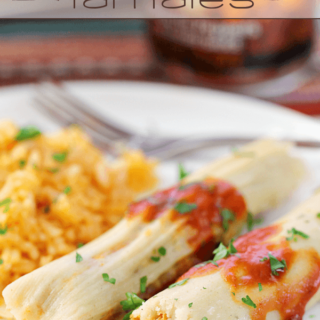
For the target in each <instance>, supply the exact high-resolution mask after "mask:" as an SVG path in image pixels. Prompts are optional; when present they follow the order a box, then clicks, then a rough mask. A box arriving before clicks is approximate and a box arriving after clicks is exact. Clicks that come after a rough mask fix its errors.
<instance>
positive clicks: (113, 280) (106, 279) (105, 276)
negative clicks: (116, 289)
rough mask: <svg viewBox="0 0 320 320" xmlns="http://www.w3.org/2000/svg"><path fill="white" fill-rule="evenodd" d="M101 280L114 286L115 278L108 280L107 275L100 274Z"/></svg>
mask: <svg viewBox="0 0 320 320" xmlns="http://www.w3.org/2000/svg"><path fill="white" fill-rule="evenodd" d="M102 278H103V280H104V281H105V282H110V283H112V284H116V279H115V278H110V277H109V275H108V274H107V273H103V274H102Z"/></svg>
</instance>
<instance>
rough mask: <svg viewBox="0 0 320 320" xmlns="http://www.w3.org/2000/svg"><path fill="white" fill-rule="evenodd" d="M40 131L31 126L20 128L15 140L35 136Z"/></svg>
mask: <svg viewBox="0 0 320 320" xmlns="http://www.w3.org/2000/svg"><path fill="white" fill-rule="evenodd" d="M40 134H41V132H40V131H39V129H37V128H36V127H33V126H29V127H24V128H21V129H20V131H19V132H18V134H17V135H16V138H15V140H17V141H23V140H28V139H32V138H35V137H37V136H38V135H40Z"/></svg>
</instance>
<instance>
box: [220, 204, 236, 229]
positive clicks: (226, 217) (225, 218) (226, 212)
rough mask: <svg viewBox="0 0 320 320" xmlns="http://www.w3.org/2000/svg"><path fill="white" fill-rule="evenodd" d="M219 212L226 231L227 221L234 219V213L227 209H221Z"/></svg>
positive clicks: (227, 227)
mask: <svg viewBox="0 0 320 320" xmlns="http://www.w3.org/2000/svg"><path fill="white" fill-rule="evenodd" d="M220 213H221V216H222V226H223V229H224V230H225V231H228V230H229V222H230V221H234V220H235V219H236V217H235V215H234V213H233V212H232V211H231V210H229V209H222V210H221V212H220Z"/></svg>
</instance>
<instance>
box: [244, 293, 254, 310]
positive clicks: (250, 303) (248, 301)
mask: <svg viewBox="0 0 320 320" xmlns="http://www.w3.org/2000/svg"><path fill="white" fill-rule="evenodd" d="M241 300H242V302H244V303H245V304H247V305H248V306H250V307H252V308H255V309H256V308H257V306H256V304H255V303H254V302H253V301H252V300H251V298H250V297H249V296H248V295H247V296H246V297H245V298H242V299H241Z"/></svg>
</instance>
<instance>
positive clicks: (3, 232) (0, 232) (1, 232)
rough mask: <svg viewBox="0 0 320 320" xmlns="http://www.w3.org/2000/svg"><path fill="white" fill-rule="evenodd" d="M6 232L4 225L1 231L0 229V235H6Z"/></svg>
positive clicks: (0, 228)
mask: <svg viewBox="0 0 320 320" xmlns="http://www.w3.org/2000/svg"><path fill="white" fill-rule="evenodd" d="M7 231H8V226H7V225H6V226H5V227H4V228H3V229H2V227H0V235H1V236H3V235H5V234H6V233H7Z"/></svg>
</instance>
